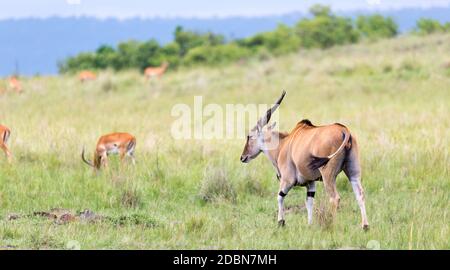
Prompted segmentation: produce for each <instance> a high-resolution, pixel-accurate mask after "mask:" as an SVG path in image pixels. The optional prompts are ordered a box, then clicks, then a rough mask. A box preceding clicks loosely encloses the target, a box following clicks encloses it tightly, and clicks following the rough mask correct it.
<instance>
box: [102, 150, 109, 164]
mask: <svg viewBox="0 0 450 270" xmlns="http://www.w3.org/2000/svg"><path fill="white" fill-rule="evenodd" d="M100 164H101V165H103V167H105V168H108V155H107V154H106V151H105V152H103V153H101V154H100Z"/></svg>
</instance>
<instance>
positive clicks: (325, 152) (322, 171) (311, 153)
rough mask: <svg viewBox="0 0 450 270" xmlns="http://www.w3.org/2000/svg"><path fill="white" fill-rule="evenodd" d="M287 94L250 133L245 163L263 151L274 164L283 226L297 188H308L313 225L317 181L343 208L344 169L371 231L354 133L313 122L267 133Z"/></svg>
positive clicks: (280, 217) (279, 211)
mask: <svg viewBox="0 0 450 270" xmlns="http://www.w3.org/2000/svg"><path fill="white" fill-rule="evenodd" d="M285 94H286V92H284V91H283V94H282V95H281V97H280V98H279V99H278V100H277V102H276V103H275V105H273V107H272V108H270V109H269V110H268V111H267V113H266V115H264V116H263V117H261V118H260V119H259V120H258V123H257V124H256V126H255V127H254V128H253V129H252V130H251V131H250V132H249V134H248V136H247V143H246V144H245V148H244V151H243V153H242V155H241V161H242V162H244V163H247V162H250V161H251V160H252V159H254V158H256V157H257V156H258V155H259V154H260V153H261V152H263V153H264V154H265V155H266V156H267V157H268V159H269V160H270V161H271V162H272V164H273V166H274V167H275V170H276V172H277V177H278V179H279V181H280V189H279V193H278V224H279V225H280V226H283V225H284V223H285V221H284V197H285V196H286V195H287V193H288V192H289V190H290V189H291V188H292V187H293V186H296V185H299V186H306V189H307V193H306V209H307V212H308V223H309V224H311V223H312V215H313V200H314V199H313V198H314V194H315V190H316V188H315V181H318V180H319V181H323V183H324V185H325V190H326V192H327V194H328V196H329V197H330V202H331V203H332V205H333V213H335V211H336V209H337V207H338V205H339V200H340V197H339V194H338V192H337V190H336V176H337V175H338V174H339V173H340V172H341V171H342V170H343V171H344V173H345V174H346V175H347V177H348V179H349V180H350V183H351V185H352V188H353V192H354V193H355V196H356V200H357V202H358V205H359V208H360V210H361V217H362V227H363V229H364V230H366V229H368V228H369V223H368V221H367V217H366V208H365V202H364V190H363V187H362V185H361V167H360V163H359V153H358V145H357V142H356V139H355V138H354V136H353V135H352V134H351V133H350V130H349V129H348V128H347V127H345V126H343V125H341V124H337V123H336V124H332V125H326V126H315V125H313V124H312V123H311V122H310V121H309V120H302V121H300V122H299V123H298V124H297V125H296V126H295V128H294V129H293V130H292V131H291V132H290V133H284V132H277V131H274V130H273V127H274V126H275V123H274V124H271V125H269V126H268V127H267V128H265V129H264V130H263V128H264V127H265V126H266V125H267V123H268V122H269V120H270V117H271V115H272V114H273V112H274V111H275V110H276V109H277V108H278V106H279V105H280V103H281V101H282V100H283V98H284V96H285Z"/></svg>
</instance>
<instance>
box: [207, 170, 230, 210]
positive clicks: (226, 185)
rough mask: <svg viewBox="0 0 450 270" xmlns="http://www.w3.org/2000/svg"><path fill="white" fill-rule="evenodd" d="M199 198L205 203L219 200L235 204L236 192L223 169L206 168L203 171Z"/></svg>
mask: <svg viewBox="0 0 450 270" xmlns="http://www.w3.org/2000/svg"><path fill="white" fill-rule="evenodd" d="M200 198H201V199H202V200H203V201H205V202H212V201H216V200H220V199H222V200H227V201H231V202H233V203H234V202H236V191H235V190H234V187H233V185H232V184H231V182H230V180H229V179H228V175H227V172H226V171H225V170H224V169H221V168H213V167H208V168H207V169H206V170H205V175H204V177H203V181H202V185H201V188H200Z"/></svg>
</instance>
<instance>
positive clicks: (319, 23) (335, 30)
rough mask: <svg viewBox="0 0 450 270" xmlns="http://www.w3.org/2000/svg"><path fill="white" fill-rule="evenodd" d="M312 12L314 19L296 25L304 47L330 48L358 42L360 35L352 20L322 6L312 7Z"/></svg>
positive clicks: (301, 21) (304, 20)
mask: <svg viewBox="0 0 450 270" xmlns="http://www.w3.org/2000/svg"><path fill="white" fill-rule="evenodd" d="M310 12H311V13H312V14H313V16H314V17H313V18H311V19H302V20H300V21H299V22H298V23H297V25H296V32H297V34H298V35H299V37H300V39H301V44H302V46H303V47H306V48H314V47H317V48H329V47H331V46H334V45H342V44H347V43H355V42H357V41H358V38H359V34H358V32H357V31H356V29H355V27H354V26H353V22H352V20H351V19H350V18H346V17H339V16H336V15H334V14H332V13H331V11H330V8H329V7H326V6H321V5H314V6H312V7H311V9H310Z"/></svg>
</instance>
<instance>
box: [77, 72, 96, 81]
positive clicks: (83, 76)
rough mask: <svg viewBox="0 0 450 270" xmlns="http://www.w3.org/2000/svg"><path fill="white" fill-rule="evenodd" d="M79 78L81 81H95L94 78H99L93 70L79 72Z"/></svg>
mask: <svg viewBox="0 0 450 270" xmlns="http://www.w3.org/2000/svg"><path fill="white" fill-rule="evenodd" d="M78 79H79V80H80V81H81V82H85V81H93V80H95V79H97V75H95V73H94V72H92V71H89V70H83V71H81V72H80V73H79V74H78Z"/></svg>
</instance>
